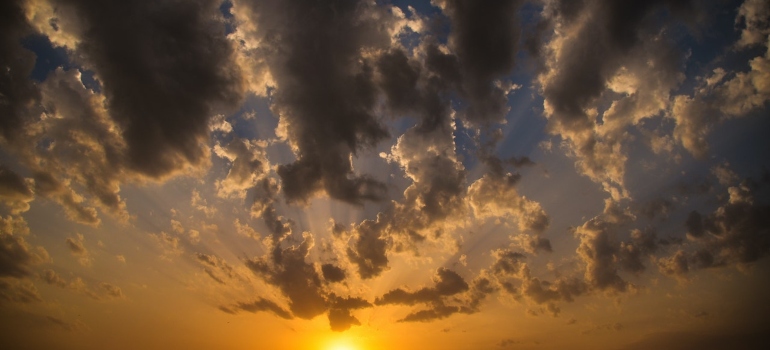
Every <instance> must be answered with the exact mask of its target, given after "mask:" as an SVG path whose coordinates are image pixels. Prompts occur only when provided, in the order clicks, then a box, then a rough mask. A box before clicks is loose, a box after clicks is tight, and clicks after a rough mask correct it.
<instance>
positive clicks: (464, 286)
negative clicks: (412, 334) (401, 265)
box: [374, 268, 491, 322]
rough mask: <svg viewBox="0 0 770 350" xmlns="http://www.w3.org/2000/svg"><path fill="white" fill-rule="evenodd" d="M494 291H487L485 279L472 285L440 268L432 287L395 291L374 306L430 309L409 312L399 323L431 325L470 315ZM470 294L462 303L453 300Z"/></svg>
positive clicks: (376, 300) (377, 300)
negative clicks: (451, 317)
mask: <svg viewBox="0 0 770 350" xmlns="http://www.w3.org/2000/svg"><path fill="white" fill-rule="evenodd" d="M490 292H491V290H490V289H488V288H486V282H485V280H484V279H478V280H474V281H473V283H472V286H469V285H468V283H467V282H465V279H463V278H462V277H461V276H460V275H458V274H457V273H456V272H454V271H452V270H449V269H446V268H439V269H438V270H437V271H436V276H435V278H434V285H433V287H423V288H420V289H418V290H416V291H413V292H410V291H408V290H406V289H403V288H396V289H393V290H391V291H389V292H387V293H385V294H383V295H382V296H381V297H378V298H377V299H375V301H374V304H375V305H391V304H400V305H409V306H413V305H418V304H424V305H427V306H428V307H429V308H428V309H423V310H417V311H413V312H411V313H409V314H408V315H406V316H405V317H404V318H402V319H401V320H399V322H429V321H433V320H437V319H442V318H446V317H449V316H451V315H453V314H456V313H465V314H471V313H474V312H476V311H478V309H477V308H478V304H479V303H480V301H481V299H483V298H484V297H485V296H486V295H487V294H489V293H490ZM463 293H466V294H469V295H467V296H466V297H465V298H462V299H459V302H460V303H459V304H457V305H453V303H456V302H457V301H458V299H456V298H452V297H455V296H458V295H460V294H463Z"/></svg>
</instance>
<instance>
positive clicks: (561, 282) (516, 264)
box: [489, 249, 589, 316]
mask: <svg viewBox="0 0 770 350" xmlns="http://www.w3.org/2000/svg"><path fill="white" fill-rule="evenodd" d="M492 256H493V257H494V258H495V261H494V262H493V263H492V265H491V266H490V268H489V271H490V272H491V273H492V276H494V278H495V280H496V283H497V284H499V285H500V286H501V287H502V289H503V290H504V291H506V292H507V293H508V294H510V295H512V296H513V297H514V298H516V299H517V300H518V299H521V298H522V297H526V298H527V299H529V300H531V301H532V302H534V303H535V304H537V305H543V304H545V305H546V308H547V309H548V311H550V312H551V313H552V314H553V315H554V316H556V315H558V313H559V312H560V309H559V307H558V306H557V303H558V302H561V301H566V302H572V301H574V298H575V297H577V296H580V295H583V294H585V293H587V292H588V291H589V288H588V285H587V284H586V283H585V282H584V281H583V280H581V279H577V278H574V277H572V278H560V279H557V280H556V281H554V282H550V281H545V280H541V279H540V278H537V277H533V276H532V274H531V272H530V268H529V265H528V264H527V263H526V262H525V260H526V256H525V255H524V254H521V253H518V252H515V251H511V250H507V249H505V250H495V251H492Z"/></svg>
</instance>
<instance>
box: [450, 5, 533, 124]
mask: <svg viewBox="0 0 770 350" xmlns="http://www.w3.org/2000/svg"><path fill="white" fill-rule="evenodd" d="M522 3H523V1H519V0H505V1H496V2H494V3H492V4H482V3H480V2H478V1H472V0H470V1H469V0H445V1H438V2H437V4H438V5H439V6H440V7H441V8H442V11H443V12H444V13H445V14H446V15H447V16H448V17H449V18H450V21H451V25H452V27H453V28H452V31H451V33H450V35H449V48H450V49H452V51H453V52H454V54H455V55H456V58H455V59H456V60H457V63H458V70H459V71H458V72H452V74H451V75H455V76H457V77H459V81H453V83H455V84H457V89H458V90H459V91H460V93H461V94H462V97H463V98H464V101H465V102H466V103H467V104H468V106H467V109H466V110H464V111H463V113H462V115H463V117H464V118H466V119H467V120H470V121H472V122H475V123H484V122H497V123H500V122H504V121H505V119H504V118H505V115H506V113H507V112H508V110H509V108H510V107H508V104H507V103H508V99H507V94H508V92H509V91H510V88H505V87H504V86H503V84H501V82H500V79H502V78H504V77H505V76H506V75H507V74H509V73H510V72H511V71H512V70H513V67H514V64H515V57H516V53H517V51H518V41H519V34H520V33H519V32H520V24H519V20H518V18H519V17H518V10H519V7H520V6H521V4H522ZM451 75H450V77H445V78H448V80H450V81H451V80H452V78H451Z"/></svg>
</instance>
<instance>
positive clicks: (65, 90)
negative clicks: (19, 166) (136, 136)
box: [26, 68, 128, 222]
mask: <svg viewBox="0 0 770 350" xmlns="http://www.w3.org/2000/svg"><path fill="white" fill-rule="evenodd" d="M40 90H41V93H42V96H43V99H42V101H41V102H42V105H43V107H44V113H45V114H44V115H43V116H42V117H41V119H40V120H39V121H37V122H36V123H34V124H31V125H29V127H28V128H27V130H26V134H27V137H28V139H27V140H28V142H29V146H30V147H29V148H28V150H35V151H37V152H34V153H32V152H30V153H28V154H26V156H27V158H28V159H27V161H28V162H29V163H31V164H32V168H33V169H36V170H37V172H38V173H40V174H41V175H39V176H38V177H48V178H51V179H56V180H48V182H60V183H63V186H64V187H68V188H67V189H61V190H60V192H62V193H64V192H73V193H74V192H75V191H74V190H72V188H73V186H70V183H72V184H73V185H74V184H79V185H82V186H83V187H84V188H85V189H86V190H87V191H88V193H89V194H91V195H93V199H95V202H96V203H98V204H100V205H101V208H102V209H106V211H107V212H109V213H111V214H113V215H115V217H117V218H119V219H121V220H122V221H124V222H125V221H126V220H127V219H128V213H127V211H126V205H125V202H124V201H123V200H122V198H121V197H120V195H119V192H120V185H121V182H123V181H125V180H126V178H127V177H128V175H127V174H126V170H125V166H124V165H123V159H124V156H125V152H126V143H125V141H124V140H123V139H122V137H121V135H120V133H119V130H120V128H119V126H118V125H117V124H116V123H115V121H114V120H113V119H112V118H111V117H110V115H109V111H108V109H107V108H108V107H107V106H108V101H107V99H106V97H105V96H104V95H102V94H99V93H95V92H94V91H92V90H90V89H88V88H86V87H85V86H84V85H83V82H82V77H81V73H80V71H79V70H77V69H70V70H67V71H65V70H64V69H62V68H57V69H56V70H55V71H53V72H52V73H51V74H49V76H48V77H47V78H46V80H45V81H44V82H43V83H42V84H41V85H40ZM34 144H45V145H48V146H47V147H46V148H45V149H44V150H43V149H39V148H36V147H35V146H33V145H34ZM43 174H44V175H43ZM60 196H63V194H60ZM73 196H74V195H73ZM59 202H66V200H65V199H59ZM62 205H64V206H65V210H67V209H66V208H67V207H68V206H70V207H71V205H67V204H62Z"/></svg>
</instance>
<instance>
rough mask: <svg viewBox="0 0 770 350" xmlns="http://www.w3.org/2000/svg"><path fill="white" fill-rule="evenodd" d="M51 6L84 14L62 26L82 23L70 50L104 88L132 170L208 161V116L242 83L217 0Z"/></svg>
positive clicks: (168, 170)
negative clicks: (206, 144) (221, 19)
mask: <svg viewBox="0 0 770 350" xmlns="http://www.w3.org/2000/svg"><path fill="white" fill-rule="evenodd" d="M53 3H54V4H55V6H57V7H59V8H63V9H64V11H62V12H61V14H62V15H65V14H68V15H72V16H77V18H78V19H79V21H74V20H72V19H70V18H67V19H65V20H64V21H63V22H62V25H65V24H66V23H72V22H78V23H80V25H81V26H82V27H81V28H77V31H79V33H78V34H80V35H79V37H78V40H79V41H78V43H77V46H76V47H70V49H73V50H76V52H77V53H78V54H80V55H82V57H83V60H82V63H83V64H84V65H86V66H87V67H89V68H91V69H93V70H94V71H95V72H96V74H97V75H98V77H99V80H100V81H101V83H102V85H103V88H104V95H105V97H106V100H107V104H108V106H109V113H110V116H111V117H112V118H113V119H114V120H115V121H116V123H117V124H118V125H119V126H120V130H121V136H122V138H123V140H124V141H125V143H126V154H125V162H124V164H126V166H127V168H129V169H131V170H133V171H136V172H137V173H139V174H142V175H146V176H149V177H153V178H162V177H164V176H167V175H169V174H172V173H174V172H176V171H178V170H182V169H185V168H187V167H197V166H201V165H203V164H205V163H207V161H208V151H207V148H205V147H204V143H205V142H206V141H207V137H208V120H209V118H210V117H211V116H212V115H214V114H216V112H217V111H219V110H226V109H229V108H232V107H233V106H234V105H235V104H236V103H238V102H240V99H241V96H242V93H243V88H244V86H243V81H242V77H241V75H240V72H239V70H238V68H237V66H236V65H234V64H232V63H233V59H234V49H233V46H232V44H231V43H230V41H228V39H227V38H226V36H225V32H224V28H223V26H221V22H220V21H219V20H218V18H220V17H221V13H220V12H219V9H218V6H219V3H218V2H216V1H211V0H200V1H192V2H185V3H184V4H178V3H176V2H173V1H161V2H158V3H154V4H152V5H148V4H140V3H131V4H128V3H126V4H107V3H101V2H98V1H97V2H89V1H86V2H73V1H67V0H61V1H58V0H56V1H53ZM63 30H65V31H67V30H71V31H75V30H72V29H70V28H64V29H63Z"/></svg>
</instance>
